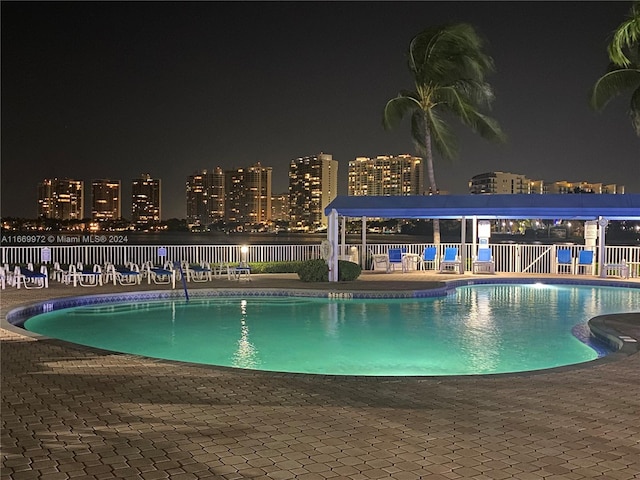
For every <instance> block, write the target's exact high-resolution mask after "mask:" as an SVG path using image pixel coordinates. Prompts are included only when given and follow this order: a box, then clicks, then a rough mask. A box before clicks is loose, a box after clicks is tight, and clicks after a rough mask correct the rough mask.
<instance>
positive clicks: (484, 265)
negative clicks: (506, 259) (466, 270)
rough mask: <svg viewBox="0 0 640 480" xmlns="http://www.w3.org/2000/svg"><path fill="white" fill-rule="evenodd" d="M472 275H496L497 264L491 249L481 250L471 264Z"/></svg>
mask: <svg viewBox="0 0 640 480" xmlns="http://www.w3.org/2000/svg"><path fill="white" fill-rule="evenodd" d="M471 271H472V273H496V264H495V262H494V261H493V255H492V254H491V249H490V248H479V249H478V255H476V256H475V257H474V259H473V262H472V263H471Z"/></svg>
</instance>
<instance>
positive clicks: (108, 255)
mask: <svg viewBox="0 0 640 480" xmlns="http://www.w3.org/2000/svg"><path fill="white" fill-rule="evenodd" d="M428 246H432V244H426V243H388V244H368V245H367V246H366V251H365V252H363V251H362V245H361V244H353V245H352V244H349V245H345V246H344V247H343V246H340V247H339V252H338V253H339V254H340V255H345V254H348V253H350V249H351V247H355V248H356V249H357V251H358V258H359V259H360V262H361V265H364V266H365V267H366V268H369V267H370V260H371V256H372V255H374V254H382V253H386V252H387V251H388V250H389V248H398V247H400V248H401V247H405V248H406V249H407V252H408V253H415V254H418V255H421V254H422V251H423V250H424V248H425V247H428ZM489 246H490V247H491V250H492V252H493V257H494V261H495V265H496V272H515V273H520V272H522V273H553V272H554V267H555V259H556V252H557V250H558V249H559V248H566V249H570V250H571V252H572V255H573V257H574V258H577V257H578V252H579V251H580V250H583V249H584V248H585V247H584V246H582V245H567V246H565V245H537V244H533V245H532V244H491V245H489ZM446 247H457V248H460V244H459V243H446V244H445V243H443V244H441V245H440V250H439V252H438V258H440V257H441V256H442V254H443V253H444V249H445V248H446ZM45 248H46V249H47V251H46V254H47V256H48V262H46V263H51V264H53V263H54V262H58V263H60V264H61V265H63V264H64V265H68V264H75V263H77V262H82V263H83V264H85V265H90V264H100V265H104V264H106V263H113V264H115V265H122V264H125V263H127V262H133V263H137V264H139V265H140V264H142V263H145V262H152V263H154V264H162V263H163V262H164V261H166V260H169V261H186V262H189V263H200V262H209V263H213V264H218V263H220V262H225V263H227V262H229V263H234V262H239V261H240V260H241V258H242V257H241V252H240V246H239V245H170V246H166V247H165V246H161V245H70V246H50V247H41V246H18V247H13V246H5V247H0V265H3V266H4V265H9V266H10V267H12V266H14V265H26V264H28V263H34V264H39V263H45V262H43V251H44V249H45ZM160 253H166V256H161V255H160ZM464 253H465V257H466V259H467V262H466V266H465V269H466V270H469V269H470V266H471V259H472V258H473V255H474V251H473V245H472V244H466V245H465V252H464ZM313 258H320V245H319V244H318V245H249V246H248V252H247V261H248V262H249V263H251V262H280V261H303V260H309V259H313ZM596 258H597V259H598V258H599V255H598V254H597V253H596ZM623 261H624V262H627V263H630V264H631V267H632V269H633V268H635V272H636V273H638V272H637V270H638V269H639V268H640V246H607V247H606V260H605V263H607V264H618V263H622V262H623Z"/></svg>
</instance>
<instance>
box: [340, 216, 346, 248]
mask: <svg viewBox="0 0 640 480" xmlns="http://www.w3.org/2000/svg"><path fill="white" fill-rule="evenodd" d="M346 238H347V217H342V230H341V231H340V245H341V246H342V247H341V248H340V255H346V254H347V241H346Z"/></svg>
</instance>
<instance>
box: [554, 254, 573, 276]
mask: <svg viewBox="0 0 640 480" xmlns="http://www.w3.org/2000/svg"><path fill="white" fill-rule="evenodd" d="M563 272H564V273H573V256H572V255H571V250H568V249H566V248H561V249H559V250H558V251H557V252H556V273H563Z"/></svg>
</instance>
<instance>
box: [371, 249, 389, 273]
mask: <svg viewBox="0 0 640 480" xmlns="http://www.w3.org/2000/svg"><path fill="white" fill-rule="evenodd" d="M371 260H372V261H373V270H374V271H375V270H384V271H385V272H387V273H389V272H390V271H391V265H390V264H389V255H387V254H386V253H372V254H371Z"/></svg>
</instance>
